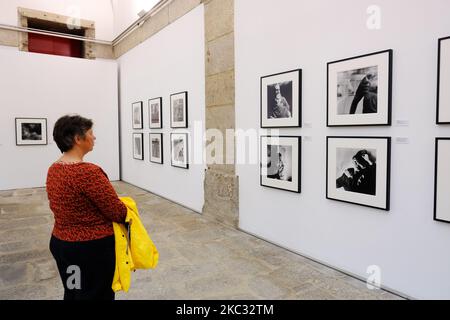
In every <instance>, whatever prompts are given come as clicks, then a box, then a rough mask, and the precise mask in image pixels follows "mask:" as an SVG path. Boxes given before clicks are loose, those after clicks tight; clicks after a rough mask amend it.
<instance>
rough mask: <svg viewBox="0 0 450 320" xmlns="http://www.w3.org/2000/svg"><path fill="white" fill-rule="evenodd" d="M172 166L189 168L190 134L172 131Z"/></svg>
mask: <svg viewBox="0 0 450 320" xmlns="http://www.w3.org/2000/svg"><path fill="white" fill-rule="evenodd" d="M170 146H171V148H170V149H171V158H172V166H173V167H178V168H183V169H189V161H188V157H189V150H188V134H187V133H172V134H171V135H170Z"/></svg>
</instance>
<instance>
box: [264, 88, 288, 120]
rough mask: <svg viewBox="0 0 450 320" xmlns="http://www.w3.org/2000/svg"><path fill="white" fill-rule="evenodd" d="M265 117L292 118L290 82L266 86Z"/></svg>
mask: <svg viewBox="0 0 450 320" xmlns="http://www.w3.org/2000/svg"><path fill="white" fill-rule="evenodd" d="M267 115H268V118H269V119H281V118H292V81H286V82H280V83H274V84H270V85H268V86H267Z"/></svg>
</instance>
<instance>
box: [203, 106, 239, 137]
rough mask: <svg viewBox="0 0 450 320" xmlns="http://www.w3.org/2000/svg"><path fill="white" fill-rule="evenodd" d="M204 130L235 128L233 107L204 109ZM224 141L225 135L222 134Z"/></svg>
mask: <svg viewBox="0 0 450 320" xmlns="http://www.w3.org/2000/svg"><path fill="white" fill-rule="evenodd" d="M205 118H206V126H205V127H206V129H218V130H225V129H234V128H235V121H236V119H235V108H234V105H231V104H230V105H225V106H217V107H210V108H206V115H205ZM223 135H224V141H225V138H226V133H225V132H224V133H223Z"/></svg>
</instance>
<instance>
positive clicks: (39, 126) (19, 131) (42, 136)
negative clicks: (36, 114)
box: [16, 118, 47, 146]
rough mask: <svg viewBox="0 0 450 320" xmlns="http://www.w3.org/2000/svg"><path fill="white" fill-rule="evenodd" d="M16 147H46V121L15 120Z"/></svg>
mask: <svg viewBox="0 0 450 320" xmlns="http://www.w3.org/2000/svg"><path fill="white" fill-rule="evenodd" d="M16 145H17V146H36V145H47V119H38V118H16Z"/></svg>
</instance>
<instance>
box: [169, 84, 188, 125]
mask: <svg viewBox="0 0 450 320" xmlns="http://www.w3.org/2000/svg"><path fill="white" fill-rule="evenodd" d="M177 97H178V98H180V99H183V100H184V107H183V114H184V119H183V120H181V121H175V119H173V112H174V99H175V98H177ZM188 121H189V100H188V92H187V91H182V92H178V93H173V94H171V95H170V127H171V128H172V129H178V128H187V127H188V126H189V122H188Z"/></svg>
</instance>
